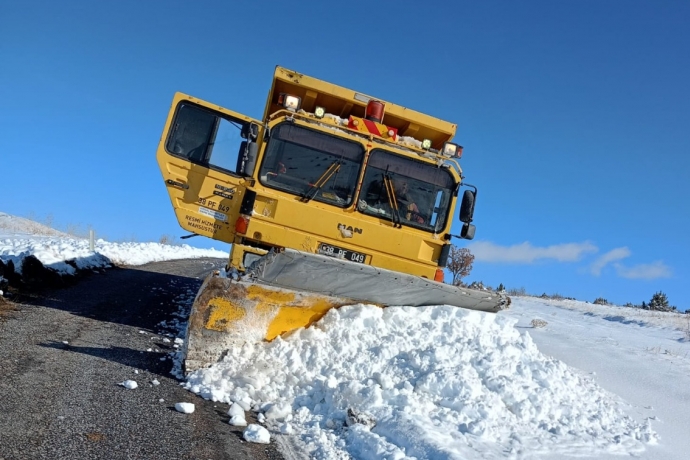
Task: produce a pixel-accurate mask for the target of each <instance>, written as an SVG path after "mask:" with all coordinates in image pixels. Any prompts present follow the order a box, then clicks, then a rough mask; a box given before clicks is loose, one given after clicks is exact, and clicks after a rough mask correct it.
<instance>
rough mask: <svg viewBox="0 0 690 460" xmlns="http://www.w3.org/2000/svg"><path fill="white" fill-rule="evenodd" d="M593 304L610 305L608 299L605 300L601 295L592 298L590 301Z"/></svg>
mask: <svg viewBox="0 0 690 460" xmlns="http://www.w3.org/2000/svg"><path fill="white" fill-rule="evenodd" d="M592 303H593V304H595V305H611V304H610V303H609V301H608V300H606V299H605V298H603V297H597V298H596V299H594V302H592Z"/></svg>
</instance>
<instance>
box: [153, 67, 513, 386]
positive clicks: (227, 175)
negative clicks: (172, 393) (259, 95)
mask: <svg viewBox="0 0 690 460" xmlns="http://www.w3.org/2000/svg"><path fill="white" fill-rule="evenodd" d="M455 129H456V125H454V124H452V123H449V122H446V121H443V120H440V119H438V118H434V117H431V116H429V115H425V114H422V113H419V112H415V111H414V110H410V109H408V108H405V107H402V106H399V105H396V104H393V103H390V102H386V101H382V100H380V99H376V98H373V97H370V96H367V95H365V94H362V93H358V92H355V91H352V90H349V89H346V88H343V87H340V86H336V85H334V84H332V83H327V82H325V81H321V80H318V79H316V78H312V77H309V76H306V75H303V74H300V73H297V72H294V71H292V70H288V69H285V68H282V67H277V68H276V70H275V73H274V75H273V81H272V84H271V89H270V91H269V93H268V99H267V101H266V107H265V110H264V115H263V119H261V120H256V119H253V118H251V117H248V116H245V115H242V114H240V113H237V112H234V111H233V110H230V109H228V108H225V107H223V106H220V105H217V104H213V103H210V102H206V101H202V100H200V99H197V98H194V97H192V96H188V95H186V94H182V93H177V94H175V97H174V98H173V102H172V107H171V109H170V113H169V115H168V119H167V121H166V123H165V128H164V130H163V135H162V137H161V141H160V144H159V146H158V152H157V160H158V164H159V166H160V169H161V172H162V173H163V179H164V182H165V186H166V187H167V190H168V193H169V194H170V200H171V201H172V205H173V208H174V210H175V213H176V215H177V219H178V221H179V223H180V225H181V226H182V227H183V228H184V229H185V230H188V231H189V232H191V233H192V234H194V235H202V236H206V237H209V238H212V239H214V240H219V241H224V242H227V243H230V244H232V250H231V255H230V260H229V263H228V267H227V268H226V271H225V272H222V273H214V274H212V275H210V276H209V277H208V278H207V279H206V280H205V281H204V283H203V285H202V287H201V289H200V291H199V293H198V294H197V297H196V299H195V301H194V304H193V307H192V312H191V316H190V318H189V326H188V330H187V340H186V341H185V347H186V349H185V368H186V371H187V372H190V371H193V370H195V369H198V368H201V367H204V366H207V365H209V364H212V363H214V362H216V361H217V360H218V359H219V358H220V357H221V356H222V354H223V352H224V351H225V350H228V349H230V348H232V347H233V346H236V345H237V344H238V343H241V342H243V341H246V340H262V339H265V340H272V339H273V338H275V337H277V336H278V335H281V334H283V333H286V332H289V331H292V330H295V329H298V328H300V327H306V326H308V325H310V324H312V323H313V322H315V321H317V320H318V319H320V318H321V317H322V316H323V315H324V314H325V313H326V312H327V311H328V310H329V309H331V308H334V307H339V306H342V305H347V304H353V303H370V304H375V305H379V306H382V307H385V306H390V305H412V306H423V305H444V304H448V305H454V306H458V307H463V308H470V309H476V310H482V311H487V312H497V311H499V310H501V309H503V308H506V307H507V306H508V304H509V302H510V299H509V298H507V297H505V296H504V295H503V294H501V293H497V292H491V291H478V290H472V289H467V288H459V287H456V286H451V285H448V284H444V283H443V272H444V268H445V266H446V261H447V260H448V254H449V250H450V247H451V245H450V240H451V237H452V236H455V235H451V224H452V222H453V219H454V218H456V217H455V215H456V208H457V206H458V204H460V209H459V213H458V214H459V216H458V217H459V219H460V221H462V230H461V232H460V235H458V237H460V238H466V239H472V238H473V236H474V232H475V227H474V225H472V223H471V222H472V216H473V212H474V203H475V198H476V194H477V189H476V188H475V187H473V186H471V185H467V184H463V181H462V179H463V176H462V169H461V168H460V165H459V163H458V160H459V159H460V157H461V155H462V147H461V146H460V145H458V144H455V143H452V142H451V140H452V139H453V136H454V135H455ZM463 185H465V186H467V187H468V188H466V189H462V188H461V187H462V186H463ZM461 191H462V193H461ZM228 274H229V275H228Z"/></svg>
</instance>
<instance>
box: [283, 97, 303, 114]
mask: <svg viewBox="0 0 690 460" xmlns="http://www.w3.org/2000/svg"><path fill="white" fill-rule="evenodd" d="M278 104H281V105H282V106H283V107H285V108H286V109H288V110H290V111H291V112H296V111H298V110H299V108H300V105H301V104H302V99H300V98H299V97H297V96H292V95H290V94H285V93H280V96H278Z"/></svg>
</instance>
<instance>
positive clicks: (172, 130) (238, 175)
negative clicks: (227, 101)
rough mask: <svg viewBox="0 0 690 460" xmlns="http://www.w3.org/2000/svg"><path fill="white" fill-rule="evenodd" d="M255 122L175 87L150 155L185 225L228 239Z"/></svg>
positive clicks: (251, 161)
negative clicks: (159, 170)
mask: <svg viewBox="0 0 690 460" xmlns="http://www.w3.org/2000/svg"><path fill="white" fill-rule="evenodd" d="M260 130H262V128H261V122H259V121H258V120H255V119H253V118H250V117H247V116H245V115H242V114H239V113H237V112H233V111H232V110H228V109H225V108H223V107H219V106H218V105H215V104H211V103H208V102H205V101H202V100H200V99H197V98H194V97H191V96H188V95H186V94H183V93H176V94H175V97H174V99H173V103H172V107H171V109H170V113H169V114H168V119H167V121H166V123H165V129H164V130H163V135H162V137H161V141H160V143H159V145H158V151H157V154H156V158H157V160H158V166H159V167H160V169H161V173H162V174H163V179H164V181H165V184H166V187H167V189H168V193H169V195H170V200H171V202H172V205H173V208H174V209H175V214H176V215H177V220H178V222H179V223H180V225H181V226H182V228H184V229H185V230H188V231H189V232H192V233H195V234H198V235H202V236H207V237H209V238H213V239H215V240H221V241H225V242H228V243H232V242H233V239H234V237H235V222H236V220H237V218H238V217H239V215H240V208H241V207H242V201H243V199H244V197H245V194H246V185H245V184H246V182H247V181H246V179H245V177H247V176H251V174H252V172H253V169H254V166H255V164H256V157H257V150H258V147H257V143H256V141H257V139H259V134H260V133H259V131H260Z"/></svg>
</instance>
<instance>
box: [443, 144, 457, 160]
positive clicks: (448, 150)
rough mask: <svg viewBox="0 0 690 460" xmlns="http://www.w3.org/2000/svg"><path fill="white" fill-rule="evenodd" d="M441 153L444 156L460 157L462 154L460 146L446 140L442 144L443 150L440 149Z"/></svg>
mask: <svg viewBox="0 0 690 460" xmlns="http://www.w3.org/2000/svg"><path fill="white" fill-rule="evenodd" d="M441 155H443V156H444V157H446V158H453V157H456V158H460V157H461V156H462V146H460V145H458V144H453V143H452V142H446V143H445V144H444V145H443V150H441Z"/></svg>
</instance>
